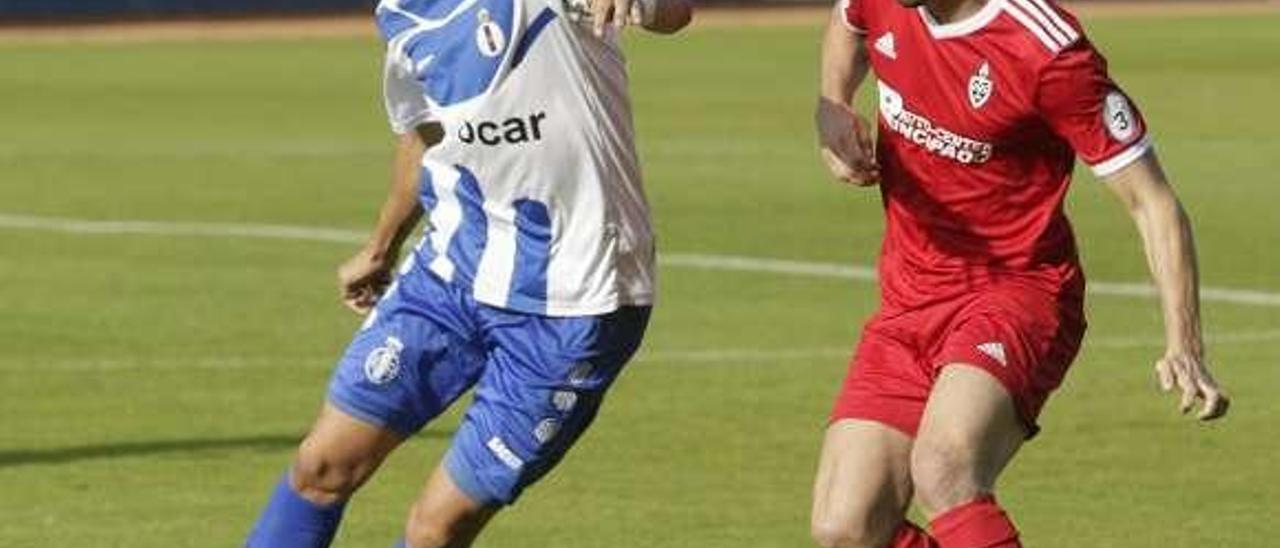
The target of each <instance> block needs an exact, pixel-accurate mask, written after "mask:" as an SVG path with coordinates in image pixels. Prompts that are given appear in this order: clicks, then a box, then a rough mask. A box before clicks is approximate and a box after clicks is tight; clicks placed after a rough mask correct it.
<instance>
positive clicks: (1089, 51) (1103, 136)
mask: <svg viewBox="0 0 1280 548" xmlns="http://www.w3.org/2000/svg"><path fill="white" fill-rule="evenodd" d="M1039 85H1040V89H1039V93H1038V95H1037V99H1036V101H1037V105H1036V106H1037V108H1038V109H1039V111H1040V115H1041V116H1042V117H1043V118H1044V120H1045V121H1046V122H1047V123H1048V124H1049V126H1050V127H1051V128H1052V129H1053V131H1054V133H1057V134H1058V136H1060V137H1062V138H1063V139H1066V141H1067V142H1068V143H1070V145H1071V148H1073V149H1075V151H1076V155H1077V156H1079V157H1080V158H1081V159H1082V160H1083V161H1084V162H1085V163H1086V164H1088V165H1089V167H1090V168H1091V169H1093V173H1094V174H1095V175H1097V176H1098V177H1107V176H1109V175H1111V174H1113V173H1115V172H1117V171H1120V170H1121V169H1123V168H1125V167H1126V166H1128V165H1129V164H1132V163H1133V162H1135V161H1137V160H1138V159H1140V158H1142V156H1143V155H1145V154H1146V153H1147V151H1148V150H1150V149H1151V140H1150V138H1149V137H1148V136H1147V124H1146V121H1145V120H1143V118H1142V113H1141V112H1139V111H1138V109H1137V107H1135V106H1134V105H1133V101H1131V100H1129V96H1128V95H1126V94H1125V92H1124V91H1123V90H1121V89H1120V86H1117V85H1116V83H1115V82H1114V81H1112V80H1111V77H1110V76H1109V75H1108V74H1107V61H1106V59H1104V58H1103V57H1102V55H1100V54H1099V53H1098V52H1097V50H1095V49H1094V48H1093V46H1092V45H1091V44H1090V43H1089V42H1088V41H1085V40H1081V41H1080V42H1077V43H1076V44H1075V45H1073V46H1071V47H1069V48H1067V49H1066V50H1064V51H1063V52H1062V53H1060V54H1059V55H1058V56H1057V57H1055V58H1054V59H1053V60H1052V61H1050V62H1049V64H1048V65H1047V66H1046V67H1045V68H1044V70H1043V71H1041V74H1040V84H1039Z"/></svg>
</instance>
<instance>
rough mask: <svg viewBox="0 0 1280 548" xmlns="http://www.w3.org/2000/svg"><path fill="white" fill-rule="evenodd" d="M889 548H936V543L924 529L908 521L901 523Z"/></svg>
mask: <svg viewBox="0 0 1280 548" xmlns="http://www.w3.org/2000/svg"><path fill="white" fill-rule="evenodd" d="M889 548H938V543H937V542H934V541H933V538H932V537H930V536H929V534H928V533H926V532H924V529H921V528H920V527H918V526H916V524H914V523H911V522H909V521H904V522H902V526H900V527H898V534H896V535H894V537H893V542H890V543H889Z"/></svg>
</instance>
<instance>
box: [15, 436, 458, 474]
mask: <svg viewBox="0 0 1280 548" xmlns="http://www.w3.org/2000/svg"><path fill="white" fill-rule="evenodd" d="M452 436H453V432H449V431H438V430H425V431H423V432H421V433H419V434H418V435H417V436H414V437H415V438H419V439H446V438H449V437H452ZM300 441H302V436H301V435H298V434H290V435H281V434H265V435H258V436H243V437H238V438H191V439H176V440H153V441H126V442H119V443H103V444H95V445H78V446H72V447H58V448H54V449H16V450H0V468H11V467H16V466H25V465H40V464H43V465H50V464H52V465H57V464H67V463H73V462H82V461H89V460H106V459H120V458H130V457H147V456H153V455H164V454H174V453H196V452H200V451H228V450H231V451H245V450H248V451H282V450H286V449H293V448H294V447H297V445H298V442H300Z"/></svg>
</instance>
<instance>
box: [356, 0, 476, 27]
mask: <svg viewBox="0 0 1280 548" xmlns="http://www.w3.org/2000/svg"><path fill="white" fill-rule="evenodd" d="M479 1H480V0H463V1H462V2H460V3H459V4H458V6H457V7H455V8H453V11H451V12H449V15H446V16H444V18H442V19H427V18H425V17H422V16H419V15H417V14H415V13H412V12H409V11H407V10H403V9H400V6H399V2H396V1H391V2H382V3H381V4H379V5H378V7H379V8H385V9H386V10H387V11H393V12H396V13H398V14H400V15H403V16H405V17H406V18H408V19H409V20H410V21H413V22H414V23H415V26H414V28H413V29H412V30H415V31H423V30H434V29H438V28H440V27H443V26H445V25H446V24H448V23H449V21H452V20H453V18H455V17H457V16H459V15H461V14H463V13H466V11H467V10H469V9H471V6H474V5H475V4H476V2H479Z"/></svg>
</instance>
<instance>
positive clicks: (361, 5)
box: [0, 0, 1261, 25]
mask: <svg viewBox="0 0 1280 548" xmlns="http://www.w3.org/2000/svg"><path fill="white" fill-rule="evenodd" d="M1067 1H1068V2H1069V3H1075V2H1081V3H1085V2H1087V3H1104V4H1105V3H1126V4H1144V3H1150V4H1158V3H1170V2H1171V1H1172V2H1178V1H1180V0H1146V1H1144V0H1067ZM1181 1H1186V2H1197V1H1200V2H1203V1H1204V0H1181ZM376 3H377V0H0V25H3V24H4V23H6V22H21V21H32V20H44V21H58V20H68V19H70V20H75V19H121V18H123V19H132V18H153V17H161V18H164V17H203V16H219V15H255V14H312V13H316V14H323V13H341V12H347V13H351V12H361V13H367V12H368V11H369V10H371V9H373V6H374V5H375V4H376ZM698 3H699V4H703V5H717V6H726V7H728V6H742V7H751V6H768V5H772V6H779V5H818V4H826V3H829V0H698ZM1260 3H1261V0H1260Z"/></svg>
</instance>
